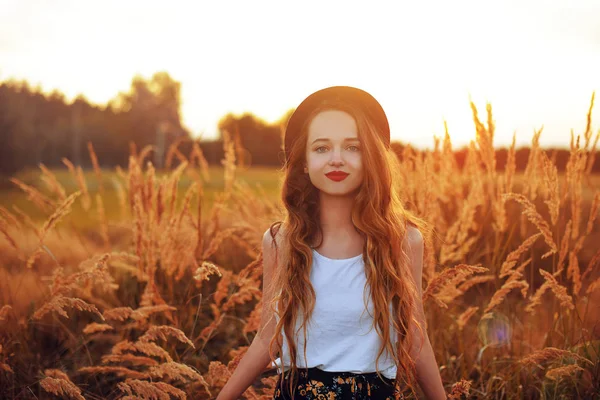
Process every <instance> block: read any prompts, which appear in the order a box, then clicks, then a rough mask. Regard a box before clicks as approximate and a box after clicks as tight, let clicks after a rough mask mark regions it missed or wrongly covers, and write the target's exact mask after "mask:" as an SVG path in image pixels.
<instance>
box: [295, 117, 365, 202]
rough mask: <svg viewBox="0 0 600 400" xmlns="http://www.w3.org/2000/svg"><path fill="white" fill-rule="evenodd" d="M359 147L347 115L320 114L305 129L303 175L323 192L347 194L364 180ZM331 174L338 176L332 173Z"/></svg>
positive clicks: (351, 118) (353, 127)
mask: <svg viewBox="0 0 600 400" xmlns="http://www.w3.org/2000/svg"><path fill="white" fill-rule="evenodd" d="M360 146H361V144H360V140H359V138H358V129H357V127H356V121H355V120H354V118H353V117H352V116H351V115H350V114H348V113H347V112H345V111H339V110H327V111H322V112H320V113H319V114H317V115H316V116H315V117H314V118H313V120H312V121H311V122H310V124H309V126H308V142H307V143H306V166H305V168H304V172H305V173H308V175H309V177H310V180H311V182H312V184H313V185H314V186H315V187H316V188H317V189H319V190H320V191H322V192H325V193H327V194H330V195H337V196H340V195H347V194H350V193H352V192H354V191H355V190H357V189H358V188H359V187H360V185H361V184H362V180H363V165H362V156H361V147H360ZM334 172H341V174H339V175H336V174H332V173H334ZM344 173H345V174H344Z"/></svg>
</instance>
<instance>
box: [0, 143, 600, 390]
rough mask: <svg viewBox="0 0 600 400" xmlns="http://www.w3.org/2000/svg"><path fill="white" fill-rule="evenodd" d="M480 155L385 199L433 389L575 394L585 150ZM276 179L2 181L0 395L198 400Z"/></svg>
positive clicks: (582, 296) (246, 305) (586, 294)
mask: <svg viewBox="0 0 600 400" xmlns="http://www.w3.org/2000/svg"><path fill="white" fill-rule="evenodd" d="M481 134H482V135H485V134H486V133H485V132H482V133H481ZM447 140H449V139H447ZM485 143H486V141H485V140H482V141H481V142H480V143H479V147H476V146H473V147H472V148H471V150H470V151H469V155H468V160H470V161H468V162H467V163H466V167H465V168H464V169H462V170H460V169H458V168H457V167H456V165H455V164H454V163H453V162H452V155H451V154H450V153H447V152H444V151H440V153H439V154H431V153H428V154H416V153H414V154H409V153H407V154H404V156H405V157H404V159H403V161H402V177H400V179H403V182H405V185H404V191H403V193H402V197H403V200H404V201H405V203H406V204H407V207H409V208H411V209H412V210H413V211H415V212H416V213H417V214H418V215H419V216H421V217H422V218H424V219H426V220H427V221H428V222H429V223H430V224H431V225H432V226H434V227H435V232H436V235H435V236H427V237H425V239H426V243H427V245H428V246H430V247H431V249H432V250H433V251H432V252H431V256H430V257H429V258H427V259H425V260H424V282H423V290H424V295H423V301H424V305H425V311H426V314H427V315H426V316H427V324H428V334H429V337H430V340H431V342H432V345H433V347H434V351H435V354H436V358H437V361H438V364H439V366H440V373H441V375H442V379H443V382H444V385H445V388H446V390H447V392H448V393H451V394H452V395H451V398H461V397H462V398H464V397H467V398H473V399H523V398H526V399H563V398H594V396H597V395H598V393H600V384H599V382H600V362H599V361H598V360H599V355H600V325H599V322H600V321H599V315H600V312H599V305H600V298H599V296H600V290H599V289H600V249H599V246H598V243H600V228H599V224H598V211H599V210H600V177H599V176H597V175H591V174H589V173H586V169H585V168H586V165H588V161H589V160H592V159H593V157H594V155H595V150H592V149H590V148H587V147H586V148H585V150H584V149H572V151H571V160H570V164H569V168H568V170H567V171H566V172H565V173H563V174H561V175H559V174H558V173H557V172H556V169H555V168H553V165H552V164H551V162H549V158H548V155H547V154H546V153H545V152H544V151H543V149H539V148H535V149H534V151H532V153H533V156H532V158H531V159H530V164H529V166H528V169H527V170H526V171H525V172H523V173H520V174H514V173H513V172H512V170H511V168H510V166H511V165H513V166H514V164H511V163H510V162H509V168H508V169H507V170H506V171H501V172H497V171H493V169H491V168H489V167H488V166H490V165H493V162H492V161H493V160H491V159H490V158H489V157H490V154H493V152H492V151H490V148H489V147H487V148H486V147H485V146H486V145H485ZM487 143H491V141H488V142H487ZM511 151H514V148H513V149H512V150H511ZM229 154H232V153H229ZM509 159H510V156H509ZM513 162H514V160H513ZM431 171H439V172H437V173H434V174H432V173H431ZM280 174H281V173H280V172H278V171H277V170H274V169H266V168H251V169H249V170H240V169H237V170H236V168H235V160H234V159H233V158H231V157H228V158H227V162H225V163H224V165H223V167H222V168H209V169H207V170H202V169H195V168H191V167H190V166H186V165H184V166H183V167H182V169H174V170H170V171H165V172H164V173H156V172H155V171H154V169H153V168H151V167H150V168H149V167H148V165H147V164H144V163H142V162H139V160H137V159H136V158H135V157H132V162H131V164H130V165H129V167H128V169H127V170H125V171H123V172H122V173H120V172H117V171H107V170H100V169H95V170H92V171H85V172H83V171H82V172H81V176H80V177H79V178H77V176H78V175H77V173H76V172H75V169H73V170H68V169H66V168H65V169H58V170H54V171H47V172H43V171H27V172H22V173H20V174H19V175H17V176H15V177H14V178H15V179H16V180H15V181H14V182H15V183H19V184H20V185H21V188H20V189H17V188H16V186H15V189H7V190H4V191H1V192H0V254H2V255H1V256H0V397H1V398H49V396H56V397H58V398H77V399H81V398H86V399H104V398H107V399H122V398H123V399H124V398H164V399H168V398H171V397H175V398H193V399H196V398H197V399H205V398H214V397H215V396H216V394H217V393H218V392H219V390H220V389H221V388H222V387H223V385H224V384H225V382H226V381H227V379H228V377H229V376H230V375H231V373H232V371H233V370H234V369H235V366H236V365H237V363H238V362H239V360H240V357H242V356H243V355H244V353H245V351H247V349H248V345H249V344H250V342H251V341H252V339H253V337H254V335H255V334H256V330H257V329H258V321H259V320H260V312H261V304H262V303H261V300H262V292H261V290H260V288H261V279H262V254H261V249H260V244H261V238H262V234H263V232H264V231H265V230H266V229H267V227H268V226H269V225H270V223H271V222H273V221H275V220H277V219H279V218H280V217H281V215H282V214H281V212H282V209H281V206H280V203H279V201H280V200H279V198H278V193H279V191H280V185H281V175H280ZM99 176H100V177H101V178H100V180H98V177H99ZM82 178H83V179H82ZM100 182H101V183H102V185H101V184H100ZM509 182H512V184H509ZM101 187H103V189H101ZM174 187H175V188H176V190H175V191H173V190H172V189H173V188H174ZM200 188H202V190H200ZM24 190H25V191H28V192H29V194H25V193H24ZM28 198H29V199H28ZM199 205H200V207H199ZM15 206H16V207H15ZM477 266H479V267H477ZM476 267H477V268H476ZM481 268H483V269H481ZM515 289H516V290H515ZM275 378H276V376H275V372H274V371H273V370H267V371H264V373H263V374H262V375H261V376H260V379H258V380H257V381H256V382H254V384H253V385H252V386H251V387H250V388H249V389H248V390H247V391H246V393H245V394H244V396H245V398H247V399H262V400H266V399H269V398H271V397H272V393H273V389H274V388H273V386H274V383H275ZM152 393H153V394H152ZM128 396H131V397H128ZM152 396H154V397H152ZM159 396H160V397H159ZM407 396H408V398H411V397H410V395H409V394H408V393H407Z"/></svg>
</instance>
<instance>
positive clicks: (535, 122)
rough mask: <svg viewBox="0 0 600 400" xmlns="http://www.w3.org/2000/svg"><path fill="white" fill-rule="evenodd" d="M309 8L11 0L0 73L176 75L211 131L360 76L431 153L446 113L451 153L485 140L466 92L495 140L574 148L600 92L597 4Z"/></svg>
mask: <svg viewBox="0 0 600 400" xmlns="http://www.w3.org/2000/svg"><path fill="white" fill-rule="evenodd" d="M303 4H305V7H302V8H297V7H296V6H292V5H291V3H290V5H287V4H285V3H282V2H275V1H261V2H231V1H223V2H201V3H191V2H183V1H173V2H170V3H169V7H166V3H164V2H160V3H159V2H148V1H144V2H142V1H128V2H117V1H103V2H95V3H92V2H72V1H67V0H57V1H55V2H52V3H49V2H45V1H34V0H26V1H23V0H20V1H17V0H11V1H9V2H8V6H4V10H3V12H2V14H0V80H4V79H8V78H11V77H14V78H17V79H27V80H28V81H29V82H30V83H32V84H34V85H35V84H40V85H41V87H42V88H43V89H44V90H47V91H50V90H52V89H55V88H56V89H59V90H61V91H62V92H64V93H65V94H66V95H67V97H68V98H73V97H75V96H76V95H77V94H78V93H83V94H84V95H85V97H86V98H87V99H89V100H90V101H93V102H96V103H105V102H106V101H108V100H109V99H110V98H112V97H114V96H115V95H116V94H117V93H118V92H119V91H126V90H128V88H129V84H130V82H131V79H132V78H133V76H134V75H135V74H138V73H139V74H142V75H143V76H145V77H150V76H151V75H152V74H153V73H154V72H157V71H160V70H166V71H167V72H168V73H169V74H170V75H171V76H172V77H173V78H174V79H175V80H178V81H180V82H181V83H182V115H183V120H184V124H185V125H186V126H187V127H188V128H189V129H190V130H191V132H192V133H193V134H194V135H199V134H201V133H204V134H203V137H206V138H210V137H215V136H216V123H217V121H218V120H219V118H221V117H222V116H224V115H225V114H226V113H228V112H234V113H242V112H244V111H249V112H252V113H254V114H256V115H258V116H259V117H261V118H263V119H264V120H266V121H269V122H272V121H275V120H278V119H279V118H281V116H282V115H283V114H284V113H285V112H286V111H288V110H289V109H290V108H293V107H295V106H296V105H297V104H298V103H299V102H300V101H301V100H302V99H303V98H304V97H305V96H306V95H308V94H310V93H311V92H312V91H314V90H317V89H320V88H323V87H325V86H330V85H351V86H357V87H361V88H363V89H365V90H367V91H369V92H371V93H372V94H373V95H374V96H375V97H376V98H377V99H378V100H380V102H381V103H382V105H383V107H384V109H385V110H386V112H387V113H388V116H389V119H390V125H391V129H392V139H393V140H401V141H404V142H410V143H412V144H413V145H415V146H417V147H421V148H424V147H431V146H432V145H433V135H437V136H443V133H444V125H443V121H444V119H446V120H447V121H448V126H449V131H450V134H451V137H452V139H453V143H454V145H455V147H459V146H462V145H465V144H468V142H469V140H471V139H473V138H474V137H475V133H474V128H473V123H472V118H471V110H470V107H469V98H471V99H472V100H473V101H474V102H475V104H476V105H477V107H478V110H479V114H480V117H481V118H483V119H485V104H486V101H490V102H491V103H492V107H493V111H494V116H495V120H496V124H497V135H496V140H495V144H497V145H501V146H502V145H503V146H506V145H508V144H509V143H510V141H511V140H512V135H513V132H515V131H517V135H518V140H517V144H518V145H526V144H528V143H529V142H530V140H531V137H532V134H533V130H534V129H539V128H540V127H541V126H542V125H544V133H543V134H542V137H541V143H542V145H544V146H549V145H553V146H556V145H560V146H568V142H569V133H570V129H571V128H572V129H574V130H575V133H576V134H577V133H581V132H582V131H583V129H584V128H585V116H586V113H587V110H588V107H589V102H590V98H591V95H592V92H593V91H594V90H596V91H597V92H599V95H600V90H599V89H600V74H598V71H600V41H599V40H600V39H598V38H600V34H599V33H600V31H599V30H598V24H597V21H599V20H600V2H597V1H593V0H589V1H577V2H568V1H566V0H564V1H555V2H552V4H551V5H550V4H549V3H548V2H542V1H537V0H536V1H533V0H528V1H520V2H511V1H507V2H495V3H491V2H475V1H457V2H444V1H426V2H419V3H413V2H410V3H399V4H401V5H398V4H397V3H395V2H378V1H374V2H371V3H369V8H366V7H365V6H364V4H365V3H362V2H360V3H359V2H340V1H332V2H316V1H313V2H311V1H309V2H305V3H303ZM532 15H534V16H535V18H532ZM596 103H598V102H596ZM595 109H596V110H597V109H598V107H597V106H596V108H595ZM596 112H597V111H596Z"/></svg>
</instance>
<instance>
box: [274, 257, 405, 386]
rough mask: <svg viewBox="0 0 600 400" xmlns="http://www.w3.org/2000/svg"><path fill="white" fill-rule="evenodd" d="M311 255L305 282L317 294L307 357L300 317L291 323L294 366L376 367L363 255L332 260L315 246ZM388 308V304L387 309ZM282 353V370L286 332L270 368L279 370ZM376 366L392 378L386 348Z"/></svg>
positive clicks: (377, 344) (285, 361)
mask: <svg viewBox="0 0 600 400" xmlns="http://www.w3.org/2000/svg"><path fill="white" fill-rule="evenodd" d="M312 254H313V263H312V268H311V273H310V281H311V283H312V285H313V288H314V290H315V294H316V298H315V308H314V310H313V314H312V318H311V320H310V321H309V322H308V324H307V327H306V342H307V345H306V360H305V359H304V349H303V345H304V334H303V330H302V329H299V327H300V323H301V322H300V321H301V320H300V318H301V316H299V319H298V320H297V322H296V330H297V333H296V338H295V341H296V348H297V358H296V363H297V365H298V367H299V368H300V367H302V368H304V367H307V368H312V367H317V368H319V369H322V370H324V371H332V372H342V371H347V372H353V373H367V372H375V370H376V369H375V360H376V358H377V353H378V351H379V348H380V346H381V339H380V338H379V336H378V335H377V332H376V331H375V328H373V327H372V323H373V318H372V315H373V307H372V301H371V298H370V295H369V291H368V289H367V288H368V285H367V279H366V275H365V267H364V261H363V258H362V257H363V255H362V254H360V255H358V256H355V257H351V258H344V259H332V258H328V257H325V256H323V255H321V254H319V253H318V252H317V251H316V250H314V249H313V250H312ZM363 291H364V296H365V298H364V299H363ZM365 300H366V301H367V308H365V303H364V301H365ZM391 308H392V307H391V304H390V311H391ZM276 319H278V318H277V316H276ZM390 332H391V335H392V343H394V342H395V341H396V340H397V334H396V332H395V331H394V328H393V325H392V324H391V323H390ZM281 358H283V365H284V369H285V370H288V369H289V366H290V357H289V348H288V345H287V340H286V338H285V335H283V356H282V357H280V358H277V359H276V360H275V363H272V364H271V367H277V370H278V372H279V373H281ZM378 369H379V371H380V373H381V374H382V375H384V376H385V377H387V378H390V379H394V378H395V377H396V365H395V364H394V361H393V358H392V357H391V356H390V355H389V353H388V352H387V351H386V350H384V352H383V353H382V355H381V357H380V358H379V363H378Z"/></svg>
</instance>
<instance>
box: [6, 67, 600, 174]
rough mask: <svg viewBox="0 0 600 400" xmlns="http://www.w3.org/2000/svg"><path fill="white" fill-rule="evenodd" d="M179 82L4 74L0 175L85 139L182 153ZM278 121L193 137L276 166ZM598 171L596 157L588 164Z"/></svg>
mask: <svg viewBox="0 0 600 400" xmlns="http://www.w3.org/2000/svg"><path fill="white" fill-rule="evenodd" d="M180 92H181V84H180V83H179V82H177V81H175V80H174V79H172V78H171V77H170V76H169V74H167V73H166V72H159V73H156V74H155V75H154V76H152V78H151V79H149V80H146V79H144V78H142V77H140V76H136V77H134V78H133V80H132V83H131V87H130V89H129V91H128V92H126V93H118V94H117V95H116V96H115V98H113V99H111V100H110V101H109V102H108V103H107V104H106V105H102V106H99V105H94V104H91V103H89V102H88V101H87V100H86V99H85V98H84V97H82V96H80V97H78V98H76V99H75V100H74V101H73V102H70V103H69V102H67V101H66V99H65V97H64V95H63V94H61V93H60V92H57V91H54V92H52V93H50V94H44V93H42V91H41V90H40V89H39V88H31V87H30V86H29V85H28V84H27V82H16V81H7V82H4V83H1V84H0V175H4V176H5V177H6V176H10V175H12V174H14V173H15V172H17V171H18V170H20V169H23V168H30V167H37V166H38V165H39V164H40V163H43V164H44V165H45V166H47V167H50V168H52V167H62V166H64V165H63V163H62V161H61V160H62V158H63V157H64V158H68V159H69V160H71V161H72V162H73V163H74V164H75V165H81V166H82V167H83V168H88V167H90V166H91V160H90V158H89V156H88V147H87V146H88V143H92V144H93V146H94V150H95V152H96V154H97V156H98V160H99V162H100V164H101V166H102V167H104V168H113V167H115V166H116V165H120V166H121V167H126V166H127V162H128V157H129V154H130V151H131V147H132V145H134V146H135V147H136V148H137V149H138V150H139V149H141V148H143V147H144V146H147V145H153V146H154V154H153V156H152V157H151V160H152V161H153V162H154V164H155V166H156V167H157V168H161V167H162V166H163V165H162V164H163V163H164V161H165V157H166V152H167V150H168V149H169V147H170V146H171V144H173V143H176V142H177V143H178V144H177V148H178V150H179V151H180V152H181V153H182V154H184V155H189V154H191V153H192V146H193V142H194V141H198V140H197V139H193V138H192V137H191V135H190V133H189V132H188V131H187V130H186V129H185V128H184V127H183V126H182V123H181V115H180V106H181V99H180ZM292 111H293V110H290V111H288V112H287V113H286V114H285V115H283V116H282V118H281V119H280V120H279V121H276V122H274V123H267V122H265V121H263V120H261V119H260V118H258V117H256V116H254V115H253V114H250V113H246V114H243V115H233V114H227V115H225V116H224V117H223V118H222V119H221V120H220V121H219V130H220V132H221V133H220V135H219V138H218V139H216V140H203V141H198V145H199V146H200V149H201V150H202V153H203V155H204V157H205V158H206V160H207V162H208V163H209V164H212V165H221V160H222V159H223V158H224V151H223V136H222V133H223V132H225V131H227V132H229V133H230V134H231V137H232V138H233V140H234V141H235V144H236V158H237V160H238V163H239V164H241V165H245V166H250V165H253V166H275V167H281V166H282V165H283V153H282V151H281V147H282V128H281V127H282V126H285V124H286V123H287V120H288V118H289V116H290V115H291V112H292ZM404 146H405V145H404V144H403V143H400V142H394V143H393V148H394V150H395V151H396V152H397V154H398V155H401V154H402V150H403V148H404ZM454 153H455V155H456V159H457V162H458V165H459V166H462V165H463V164H464V161H465V157H466V154H467V149H466V147H463V148H460V149H455V150H454ZM551 153H552V155H553V157H554V159H555V162H556V166H557V168H558V170H559V171H562V170H564V169H565V166H566V164H567V160H568V158H569V150H567V149H554V150H551ZM507 154H508V149H506V148H497V149H496V160H497V169H498V170H503V169H504V165H505V163H506V159H507ZM528 158H529V148H527V147H526V148H519V149H517V152H516V164H517V170H523V169H524V168H525V165H526V164H527V160H528ZM592 170H593V171H594V172H600V158H599V159H597V160H596V162H595V163H594V166H593V168H592Z"/></svg>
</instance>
